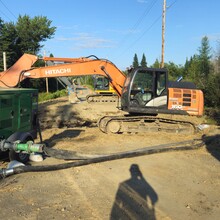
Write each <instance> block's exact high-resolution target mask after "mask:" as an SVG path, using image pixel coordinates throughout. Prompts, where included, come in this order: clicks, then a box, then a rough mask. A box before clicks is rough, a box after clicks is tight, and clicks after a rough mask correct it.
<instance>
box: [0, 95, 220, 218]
mask: <svg viewBox="0 0 220 220" xmlns="http://www.w3.org/2000/svg"><path fill="white" fill-rule="evenodd" d="M39 110H40V123H41V128H42V136H43V140H44V141H45V142H47V143H48V145H49V146H50V147H53V148H57V149H67V150H74V151H77V152H81V153H86V154H103V153H115V152H122V151H128V150H134V149H137V148H143V147H147V146H154V145H159V144H166V143H175V142H179V141H185V140H191V139H195V138H203V139H205V138H206V139H205V140H206V144H205V146H204V147H202V148H201V149H198V150H193V151H181V152H168V153H161V154H153V155H148V156H140V157H135V158H129V159H121V160H115V161H108V162H103V163H98V164H91V165H87V166H82V167H75V168H70V169H65V170H59V171H52V172H37V173H23V174H19V175H14V176H10V177H7V178H5V179H3V180H0V206H1V215H0V216H1V219H158V220H160V219H175V220H176V219H177V220H178V219H179V220H182V219H193V220H194V219H216V220H217V219H219V216H220V190H219V189H220V172H219V170H220V150H219V148H220V130H219V129H218V128H212V129H210V130H209V131H206V132H205V133H204V132H203V133H199V134H194V135H179V134H166V133H148V134H133V135H131V134H120V135H119V134H118V135H114V134H104V133H102V132H100V131H99V129H98V128H97V126H96V121H97V119H98V118H99V117H101V116H103V115H108V114H109V115H111V114H114V115H115V114H118V115H120V114H122V112H120V111H119V110H118V109H117V108H116V103H96V104H89V103H86V102H81V103H78V104H69V102H68V100H67V99H66V98H61V99H58V100H56V101H51V102H47V103H44V104H41V105H40V108H39ZM191 120H196V121H199V120H203V119H193V118H191ZM207 138H212V139H211V141H207ZM38 141H39V139H38V140H37V142H38ZM0 163H1V164H0V165H1V167H4V166H6V165H7V163H8V162H7V161H1V162H0ZM58 163H64V161H63V160H58V159H54V158H49V157H47V158H46V159H45V160H44V161H43V162H40V163H36V162H31V165H32V166H38V165H50V164H58Z"/></svg>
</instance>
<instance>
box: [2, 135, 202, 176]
mask: <svg viewBox="0 0 220 220" xmlns="http://www.w3.org/2000/svg"><path fill="white" fill-rule="evenodd" d="M204 144H205V143H204V142H203V141H202V140H201V139H197V140H196V139H195V140H190V141H183V142H177V143H171V144H162V145H156V146H152V147H146V148H140V149H136V150H131V151H125V152H119V153H115V154H109V155H84V154H79V153H76V152H72V154H71V155H72V156H73V157H72V158H71V157H70V152H71V151H65V152H64V155H69V157H68V159H69V160H70V159H74V160H75V159H78V160H79V159H80V160H79V161H74V162H69V163H62V164H56V165H47V166H20V167H15V168H13V169H10V170H7V169H2V170H1V171H0V176H1V177H2V178H4V177H6V176H8V175H12V174H19V173H25V172H45V171H55V170H61V169H67V168H71V167H79V166H85V165H89V164H94V163H100V162H105V161H112V160H118V159H124V158H131V157H137V156H143V155H150V154H156V153H163V152H171V151H185V150H195V149H198V148H200V147H202V146H203V145H204ZM48 149H49V148H47V149H46V150H48ZM53 153H54V155H53V157H55V154H57V155H59V154H60V150H57V152H56V153H55V152H53ZM64 155H63V156H64ZM63 158H65V159H67V157H63ZM63 158H62V159H63ZM59 159H60V158H59Z"/></svg>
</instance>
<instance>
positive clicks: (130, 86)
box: [121, 67, 167, 113]
mask: <svg viewBox="0 0 220 220" xmlns="http://www.w3.org/2000/svg"><path fill="white" fill-rule="evenodd" d="M146 107H148V108H146ZM121 108H122V110H124V111H127V112H130V113H131V112H135V113H148V112H149V113H155V110H156V108H157V109H158V108H162V109H165V108H167V71H166V70H165V69H156V68H141V67H140V68H137V69H134V70H133V71H131V72H130V73H129V74H128V75H127V78H126V80H125V84H124V87H123V90H122V97H121ZM146 111H147V112H146Z"/></svg>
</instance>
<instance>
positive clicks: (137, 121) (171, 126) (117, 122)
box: [97, 115, 196, 134]
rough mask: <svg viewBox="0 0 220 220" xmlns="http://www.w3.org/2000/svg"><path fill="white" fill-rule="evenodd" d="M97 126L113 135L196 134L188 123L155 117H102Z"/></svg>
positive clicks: (194, 129) (194, 128)
mask: <svg viewBox="0 0 220 220" xmlns="http://www.w3.org/2000/svg"><path fill="white" fill-rule="evenodd" d="M97 124H98V127H99V129H100V130H101V131H102V132H104V133H113V134H121V133H134V134H135V133H141V132H167V133H181V134H192V133H195V132H196V126H195V125H194V124H193V123H191V122H189V121H183V120H173V119H168V118H160V117H157V116H130V115H125V116H104V117H102V118H100V119H99V121H98V123H97Z"/></svg>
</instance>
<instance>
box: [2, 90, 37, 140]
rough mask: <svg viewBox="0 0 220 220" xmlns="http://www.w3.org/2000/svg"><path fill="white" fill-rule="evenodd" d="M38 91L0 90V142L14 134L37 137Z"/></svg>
mask: <svg viewBox="0 0 220 220" xmlns="http://www.w3.org/2000/svg"><path fill="white" fill-rule="evenodd" d="M37 111H38V91H37V90H35V89H17V88H16V89H2V88H1V89H0V140H1V139H7V138H8V137H9V136H10V135H12V134H13V133H15V132H30V133H31V134H32V136H33V137H34V138H36V136H37Z"/></svg>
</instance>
